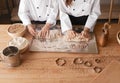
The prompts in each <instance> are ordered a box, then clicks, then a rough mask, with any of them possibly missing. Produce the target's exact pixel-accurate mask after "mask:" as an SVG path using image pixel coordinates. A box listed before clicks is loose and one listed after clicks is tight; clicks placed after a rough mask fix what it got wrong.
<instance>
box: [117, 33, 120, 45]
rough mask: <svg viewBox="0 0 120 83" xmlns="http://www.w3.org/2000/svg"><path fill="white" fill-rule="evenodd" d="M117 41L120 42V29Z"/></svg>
mask: <svg viewBox="0 0 120 83" xmlns="http://www.w3.org/2000/svg"><path fill="white" fill-rule="evenodd" d="M117 41H118V43H119V44H120V31H119V32H118V33H117Z"/></svg>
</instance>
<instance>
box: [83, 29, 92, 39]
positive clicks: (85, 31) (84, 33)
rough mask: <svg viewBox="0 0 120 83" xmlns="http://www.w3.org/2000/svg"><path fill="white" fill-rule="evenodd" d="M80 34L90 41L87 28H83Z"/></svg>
mask: <svg viewBox="0 0 120 83" xmlns="http://www.w3.org/2000/svg"><path fill="white" fill-rule="evenodd" d="M81 34H82V36H83V37H85V38H89V39H91V35H90V30H89V29H88V28H84V30H83V31H82V32H81Z"/></svg>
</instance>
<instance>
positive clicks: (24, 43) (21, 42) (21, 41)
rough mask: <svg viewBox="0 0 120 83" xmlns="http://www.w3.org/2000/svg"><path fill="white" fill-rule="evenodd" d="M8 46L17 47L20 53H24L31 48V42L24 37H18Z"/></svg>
mask: <svg viewBox="0 0 120 83" xmlns="http://www.w3.org/2000/svg"><path fill="white" fill-rule="evenodd" d="M8 46H15V47H17V48H18V49H19V51H20V53H24V52H25V51H26V50H27V49H28V47H29V41H28V40H27V39H26V38H24V37H16V38H13V39H12V40H10V41H9V43H8Z"/></svg>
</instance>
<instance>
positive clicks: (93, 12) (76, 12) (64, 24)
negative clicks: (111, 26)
mask: <svg viewBox="0 0 120 83" xmlns="http://www.w3.org/2000/svg"><path fill="white" fill-rule="evenodd" d="M58 1H59V9H60V20H61V28H62V32H65V31H67V30H70V29H72V24H71V21H70V18H69V16H68V14H69V15H72V16H75V17H80V16H87V15H88V19H87V21H86V24H85V27H88V28H89V29H90V30H91V31H93V27H94V25H95V23H96V20H97V18H98V16H99V15H100V14H101V11H100V0H73V1H72V5H71V6H68V7H67V6H66V5H65V1H66V0H58Z"/></svg>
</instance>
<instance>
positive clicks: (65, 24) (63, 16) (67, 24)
mask: <svg viewBox="0 0 120 83" xmlns="http://www.w3.org/2000/svg"><path fill="white" fill-rule="evenodd" d="M59 1H60V0H59ZM59 4H60V5H59V9H60V21H61V29H62V32H63V33H64V32H66V31H67V30H70V29H72V24H71V21H70V18H69V16H68V14H67V12H66V11H65V9H64V8H63V7H62V6H61V5H62V4H61V2H59Z"/></svg>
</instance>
